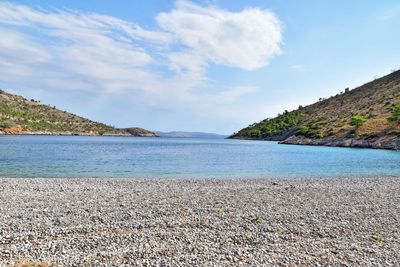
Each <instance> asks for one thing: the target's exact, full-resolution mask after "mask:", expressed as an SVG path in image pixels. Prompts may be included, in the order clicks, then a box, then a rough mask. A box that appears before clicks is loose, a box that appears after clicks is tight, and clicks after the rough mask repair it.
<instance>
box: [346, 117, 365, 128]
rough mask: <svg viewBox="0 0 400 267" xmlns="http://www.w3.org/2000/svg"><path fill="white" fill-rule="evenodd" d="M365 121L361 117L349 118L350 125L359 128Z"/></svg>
mask: <svg viewBox="0 0 400 267" xmlns="http://www.w3.org/2000/svg"><path fill="white" fill-rule="evenodd" d="M366 121H367V119H365V118H364V117H363V116H353V117H351V120H350V125H352V126H356V127H360V126H361V125H363V124H364V123H365V122H366Z"/></svg>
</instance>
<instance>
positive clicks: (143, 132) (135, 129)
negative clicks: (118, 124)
mask: <svg viewBox="0 0 400 267" xmlns="http://www.w3.org/2000/svg"><path fill="white" fill-rule="evenodd" d="M122 130H126V131H127V132H128V133H130V134H131V135H134V136H141V137H158V135H157V134H156V133H154V132H151V131H149V130H146V129H143V128H138V127H133V128H126V129H122Z"/></svg>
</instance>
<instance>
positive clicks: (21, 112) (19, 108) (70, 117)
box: [0, 90, 151, 136]
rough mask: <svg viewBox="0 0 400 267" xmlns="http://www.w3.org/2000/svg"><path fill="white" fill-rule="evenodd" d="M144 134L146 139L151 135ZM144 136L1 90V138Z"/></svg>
mask: <svg viewBox="0 0 400 267" xmlns="http://www.w3.org/2000/svg"><path fill="white" fill-rule="evenodd" d="M143 131H146V136H147V135H148V134H149V133H151V132H149V131H147V130H144V129H143ZM143 131H142V132H143ZM142 132H140V133H139V132H134V131H132V132H129V131H128V130H127V129H116V128H114V127H111V126H109V125H106V124H103V123H100V122H95V121H91V120H88V119H85V118H82V117H79V116H77V115H74V114H71V113H68V112H66V111H62V110H59V109H56V108H55V107H50V106H48V105H43V104H41V103H40V102H39V101H37V100H34V99H31V100H28V99H25V98H23V97H22V96H18V95H13V94H10V93H6V92H4V91H3V90H0V134H50V135H116V136H132V135H134V136H141V133H142Z"/></svg>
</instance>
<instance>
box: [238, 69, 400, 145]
mask: <svg viewBox="0 0 400 267" xmlns="http://www.w3.org/2000/svg"><path fill="white" fill-rule="evenodd" d="M399 136H400V71H396V72H393V73H391V74H389V75H387V76H384V77H382V78H380V79H377V80H374V81H372V82H369V83H367V84H365V85H363V86H360V87H358V88H356V89H354V90H349V89H347V88H346V90H345V91H344V92H341V93H339V94H337V95H336V96H332V97H330V98H328V99H320V101H319V102H317V103H315V104H312V105H309V106H306V107H302V106H299V108H298V109H296V110H294V111H290V112H288V111H285V112H284V113H283V114H280V115H278V116H277V117H275V118H272V119H265V120H263V121H261V122H259V123H255V124H252V125H250V126H248V127H246V128H244V129H242V130H240V131H239V132H238V133H235V134H233V135H232V136H231V137H230V138H237V139H261V140H276V141H282V143H290V144H317V145H337V146H342V145H343V146H362V147H376V148H381V147H382V148H393V149H400V140H399ZM397 147H398V148H397Z"/></svg>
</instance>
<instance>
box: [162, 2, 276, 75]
mask: <svg viewBox="0 0 400 267" xmlns="http://www.w3.org/2000/svg"><path fill="white" fill-rule="evenodd" d="M157 22H158V23H159V25H160V27H161V28H163V29H164V30H165V31H167V32H170V33H171V34H172V35H173V36H174V38H175V40H176V41H177V42H180V43H182V44H184V45H185V46H186V47H187V48H188V49H191V50H192V51H195V53H196V54H198V55H200V56H202V57H204V58H205V59H207V60H210V61H212V62H214V63H216V64H223V65H227V66H232V67H239V68H242V69H246V70H253V69H257V68H260V67H263V66H266V65H267V64H268V62H269V60H270V59H271V58H272V57H273V56H274V55H278V54H280V53H281V50H280V44H281V40H282V33H281V26H280V22H279V20H278V19H277V17H276V16H275V15H274V14H273V13H271V12H269V11H265V10H261V9H258V8H248V9H245V10H243V11H241V12H237V13H233V12H228V11H224V10H220V9H217V8H215V7H207V8H205V7H201V6H198V5H195V4H193V3H190V2H187V1H178V2H177V4H176V5H175V9H174V10H172V11H171V12H169V13H161V14H159V15H158V16H157Z"/></svg>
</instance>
